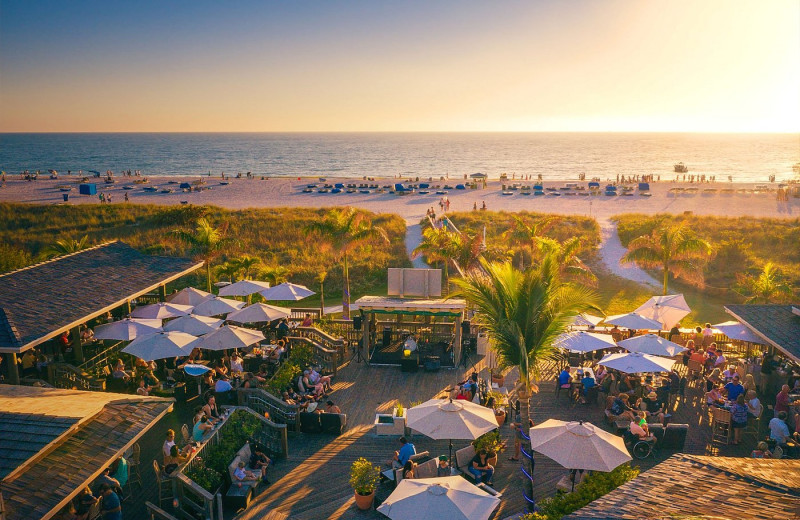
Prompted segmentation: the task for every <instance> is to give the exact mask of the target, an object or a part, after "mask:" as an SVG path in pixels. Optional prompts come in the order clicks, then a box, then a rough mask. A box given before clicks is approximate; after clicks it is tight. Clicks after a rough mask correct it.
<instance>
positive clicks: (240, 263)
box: [231, 255, 261, 280]
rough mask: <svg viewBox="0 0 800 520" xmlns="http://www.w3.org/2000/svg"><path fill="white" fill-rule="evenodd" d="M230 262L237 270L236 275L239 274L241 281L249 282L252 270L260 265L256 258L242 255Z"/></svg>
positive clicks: (258, 259)
mask: <svg viewBox="0 0 800 520" xmlns="http://www.w3.org/2000/svg"><path fill="white" fill-rule="evenodd" d="M231 262H232V263H233V265H235V266H236V267H237V268H238V272H237V274H238V273H241V275H242V280H250V275H251V274H252V271H253V268H255V267H256V266H257V265H259V264H260V263H261V259H260V258H258V257H257V256H247V255H242V256H240V257H239V258H234V259H233V260H232V261H231Z"/></svg>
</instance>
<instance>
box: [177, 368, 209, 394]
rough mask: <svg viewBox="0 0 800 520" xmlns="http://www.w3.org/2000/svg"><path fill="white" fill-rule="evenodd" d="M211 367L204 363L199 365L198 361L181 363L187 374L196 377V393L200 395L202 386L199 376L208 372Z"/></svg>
mask: <svg viewBox="0 0 800 520" xmlns="http://www.w3.org/2000/svg"><path fill="white" fill-rule="evenodd" d="M210 370H211V367H207V366H205V365H201V364H199V363H186V364H185V365H183V371H184V372H186V375H187V376H192V377H196V378H197V395H201V394H202V393H203V388H202V386H201V385H200V376H202V375H203V374H205V373H206V372H209V371H210Z"/></svg>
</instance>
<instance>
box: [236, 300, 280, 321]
mask: <svg viewBox="0 0 800 520" xmlns="http://www.w3.org/2000/svg"><path fill="white" fill-rule="evenodd" d="M291 313H292V311H291V309H286V308H284V307H275V306H274V305H267V304H266V303H254V304H253V305H248V306H247V307H245V308H243V309H241V310H238V311H236V312H232V313H230V314H228V318H227V319H228V321H235V322H236V323H262V322H267V321H274V320H279V319H281V318H288V317H289V315H290V314H291Z"/></svg>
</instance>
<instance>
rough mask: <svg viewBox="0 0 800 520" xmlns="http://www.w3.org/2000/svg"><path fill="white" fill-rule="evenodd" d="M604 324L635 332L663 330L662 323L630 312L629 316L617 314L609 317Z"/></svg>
mask: <svg viewBox="0 0 800 520" xmlns="http://www.w3.org/2000/svg"><path fill="white" fill-rule="evenodd" d="M603 322H604V323H610V324H611V325H617V326H619V327H625V328H626V329H633V330H642V329H644V330H661V322H659V321H656V320H653V319H650V318H645V317H644V316H642V315H641V314H637V313H636V312H629V313H628V314H616V315H614V316H609V317H608V318H606V319H605V320H603Z"/></svg>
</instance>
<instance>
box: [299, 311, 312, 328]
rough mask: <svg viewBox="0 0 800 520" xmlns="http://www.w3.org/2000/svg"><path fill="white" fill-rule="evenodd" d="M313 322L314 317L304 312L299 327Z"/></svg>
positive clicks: (307, 325) (308, 325)
mask: <svg viewBox="0 0 800 520" xmlns="http://www.w3.org/2000/svg"><path fill="white" fill-rule="evenodd" d="M313 323H314V319H313V318H312V317H311V315H310V314H306V317H305V318H303V322H302V323H301V324H300V326H301V327H310V326H311V325H312V324H313Z"/></svg>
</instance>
